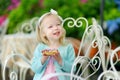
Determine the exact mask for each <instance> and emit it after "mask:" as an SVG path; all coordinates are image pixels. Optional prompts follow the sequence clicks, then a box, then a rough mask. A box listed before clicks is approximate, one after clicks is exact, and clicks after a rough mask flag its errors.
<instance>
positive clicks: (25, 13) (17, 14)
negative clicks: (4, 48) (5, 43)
mask: <svg viewBox="0 0 120 80" xmlns="http://www.w3.org/2000/svg"><path fill="white" fill-rule="evenodd" d="M37 7H38V8H39V5H38V0H29V1H28V0H21V3H20V5H19V7H18V8H16V9H14V10H12V11H11V12H10V14H9V21H10V22H9V26H8V31H7V32H8V33H9V34H10V33H15V32H16V29H17V25H19V23H21V22H23V21H24V20H27V19H30V18H32V17H33V16H36V13H37V11H38V10H36V8H37ZM38 8H37V9H38Z"/></svg>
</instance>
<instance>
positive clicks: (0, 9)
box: [0, 0, 10, 15]
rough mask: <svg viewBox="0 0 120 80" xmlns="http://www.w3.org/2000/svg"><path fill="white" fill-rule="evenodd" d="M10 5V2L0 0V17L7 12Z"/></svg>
mask: <svg viewBox="0 0 120 80" xmlns="http://www.w3.org/2000/svg"><path fill="white" fill-rule="evenodd" d="M9 5H10V0H0V15H3V14H6V13H7V12H8V10H7V7H8V6H9Z"/></svg>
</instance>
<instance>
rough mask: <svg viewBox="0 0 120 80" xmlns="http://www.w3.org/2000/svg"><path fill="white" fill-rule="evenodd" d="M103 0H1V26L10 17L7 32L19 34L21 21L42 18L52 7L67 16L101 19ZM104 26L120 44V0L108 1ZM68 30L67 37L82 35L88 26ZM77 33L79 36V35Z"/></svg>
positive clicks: (110, 35)
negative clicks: (17, 32) (18, 29)
mask: <svg viewBox="0 0 120 80" xmlns="http://www.w3.org/2000/svg"><path fill="white" fill-rule="evenodd" d="M101 1H102V0H69V1H67V0H29V1H28V0H1V1H0V25H1V24H2V22H4V21H5V19H7V18H8V19H9V24H8V28H7V34H12V33H15V32H16V30H17V28H18V27H19V25H20V24H22V23H23V22H25V21H26V20H29V19H31V18H33V17H40V16H41V15H42V14H43V13H45V12H48V11H49V10H50V9H51V8H52V9H55V10H56V11H58V13H59V15H60V16H62V17H63V19H64V18H66V17H73V18H78V17H81V16H82V17H85V18H87V19H88V21H89V22H91V18H92V17H94V18H96V19H97V20H98V22H100V19H101V16H100V13H101V12H100V6H101ZM103 5H104V8H103V19H104V24H105V26H104V25H103V26H102V28H103V30H104V33H105V35H107V36H108V37H109V38H110V39H111V41H112V42H115V43H116V44H117V45H119V44H120V37H119V35H120V1H119V0H104V3H103ZM66 30H67V36H69V35H70V36H72V37H76V38H81V37H82V33H83V31H84V27H82V28H81V29H79V30H78V31H75V30H74V29H73V30H71V29H70V30H68V29H66ZM75 34H77V35H75Z"/></svg>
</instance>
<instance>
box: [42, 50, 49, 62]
mask: <svg viewBox="0 0 120 80" xmlns="http://www.w3.org/2000/svg"><path fill="white" fill-rule="evenodd" d="M47 51H48V50H43V51H42V54H43V56H42V58H41V62H42V64H44V63H45V61H46V60H47V59H48V57H49V56H46V55H44V53H45V52H47Z"/></svg>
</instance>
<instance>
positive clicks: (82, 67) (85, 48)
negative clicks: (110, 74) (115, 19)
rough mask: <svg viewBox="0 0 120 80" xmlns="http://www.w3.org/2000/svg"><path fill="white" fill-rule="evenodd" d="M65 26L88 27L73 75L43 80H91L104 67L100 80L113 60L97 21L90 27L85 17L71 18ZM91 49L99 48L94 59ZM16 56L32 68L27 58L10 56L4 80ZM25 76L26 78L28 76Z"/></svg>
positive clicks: (109, 44)
mask: <svg viewBox="0 0 120 80" xmlns="http://www.w3.org/2000/svg"><path fill="white" fill-rule="evenodd" d="M65 24H67V27H70V28H71V29H72V28H73V27H78V28H76V29H79V27H82V26H84V25H85V26H86V27H85V31H84V34H83V37H82V39H81V42H80V44H79V45H80V46H79V51H78V54H77V57H76V59H75V61H74V63H73V66H72V69H71V73H55V74H49V75H46V76H44V77H43V78H42V79H41V80H47V79H48V78H51V77H54V76H67V77H70V79H71V80H90V79H91V77H93V76H94V75H95V74H96V73H97V72H98V71H99V70H100V68H101V67H102V70H103V73H102V74H101V75H98V76H97V77H98V79H99V80H100V79H101V77H102V75H103V74H104V72H106V71H108V64H109V62H110V61H111V60H110V59H111V55H110V53H111V42H110V40H109V39H108V38H107V37H106V36H104V34H103V30H102V28H101V26H100V25H99V24H98V23H97V21H96V20H95V19H94V18H93V19H92V24H91V25H88V21H87V19H86V18H84V17H79V18H77V19H74V18H71V17H68V18H65V19H64V21H63V26H64V25H65ZM91 48H97V51H96V53H95V55H94V56H93V57H90V52H91ZM81 52H83V56H81V55H80V54H81ZM106 53H108V54H107V57H106ZM15 56H19V57H20V58H21V59H23V60H24V61H25V62H26V64H27V65H28V66H29V67H28V68H30V60H28V59H27V58H26V57H25V56H23V55H21V54H19V55H17V54H11V55H8V57H7V58H6V61H5V65H4V68H3V73H2V74H3V80H5V70H6V64H7V62H8V61H9V59H10V58H12V57H15ZM14 63H15V64H16V62H15V61H14ZM19 66H20V65H19ZM28 68H25V69H26V70H27V69H28ZM74 68H76V71H75V72H74V70H73V69H74ZM112 68H114V67H112ZM13 73H14V72H12V73H11V74H13ZM14 74H15V76H13V77H12V78H11V80H12V79H14V80H18V74H16V73H14ZM24 75H25V76H26V74H24ZM25 76H24V77H25ZM21 77H22V76H21ZM23 79H25V78H21V80H23Z"/></svg>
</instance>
